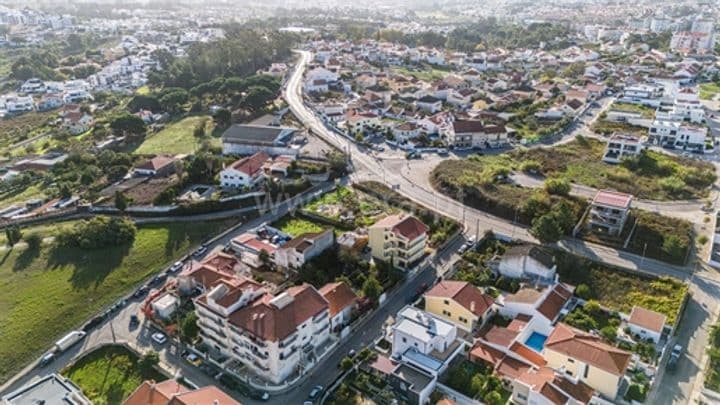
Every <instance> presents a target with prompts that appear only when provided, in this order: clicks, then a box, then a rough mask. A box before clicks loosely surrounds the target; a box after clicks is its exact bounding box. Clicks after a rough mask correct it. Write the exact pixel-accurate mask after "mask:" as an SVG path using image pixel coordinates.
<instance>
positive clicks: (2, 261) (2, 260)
mask: <svg viewBox="0 0 720 405" xmlns="http://www.w3.org/2000/svg"><path fill="white" fill-rule="evenodd" d="M11 253H12V249H8V250H6V251H5V254H4V255H3V257H2V259H0V267H2V265H3V264H5V261H6V260H7V258H8V257H9V256H10V254H11Z"/></svg>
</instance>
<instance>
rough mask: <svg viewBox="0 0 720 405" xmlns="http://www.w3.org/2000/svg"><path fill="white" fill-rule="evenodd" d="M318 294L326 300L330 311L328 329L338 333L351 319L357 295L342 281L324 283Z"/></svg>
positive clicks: (356, 302) (355, 308) (355, 307)
mask: <svg viewBox="0 0 720 405" xmlns="http://www.w3.org/2000/svg"><path fill="white" fill-rule="evenodd" d="M320 294H321V295H322V296H323V297H324V298H325V300H327V302H328V309H329V311H330V330H331V331H332V332H335V333H339V332H340V331H341V330H342V328H343V327H344V326H345V325H347V324H349V323H350V321H351V320H352V317H353V314H354V312H355V311H356V310H357V304H358V296H357V294H355V292H354V291H353V290H352V288H350V286H349V285H347V284H346V283H344V282H342V281H338V282H335V283H328V284H325V285H324V286H322V287H321V288H320Z"/></svg>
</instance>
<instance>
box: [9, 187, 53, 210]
mask: <svg viewBox="0 0 720 405" xmlns="http://www.w3.org/2000/svg"><path fill="white" fill-rule="evenodd" d="M45 197H46V196H45V193H44V192H43V191H42V189H41V186H40V184H33V185H30V186H28V187H27V188H25V189H24V190H23V189H18V190H16V191H14V192H11V193H4V194H0V208H6V207H9V206H11V205H13V204H17V205H23V204H24V203H25V201H27V200H32V199H33V198H45Z"/></svg>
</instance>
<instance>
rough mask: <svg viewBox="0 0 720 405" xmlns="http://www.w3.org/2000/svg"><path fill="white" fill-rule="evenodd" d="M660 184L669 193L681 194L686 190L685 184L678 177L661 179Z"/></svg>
mask: <svg viewBox="0 0 720 405" xmlns="http://www.w3.org/2000/svg"><path fill="white" fill-rule="evenodd" d="M658 184H659V185H660V187H662V189H663V190H665V191H667V192H668V193H681V192H682V191H683V190H684V189H685V183H684V182H683V181H682V179H681V178H679V177H677V176H670V177H666V178H664V179H661V180H660V181H658Z"/></svg>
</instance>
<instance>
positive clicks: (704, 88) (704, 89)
mask: <svg viewBox="0 0 720 405" xmlns="http://www.w3.org/2000/svg"><path fill="white" fill-rule="evenodd" d="M718 94H720V83H703V84H701V85H700V99H701V100H712V99H713V97H715V96H717V95H718Z"/></svg>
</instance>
